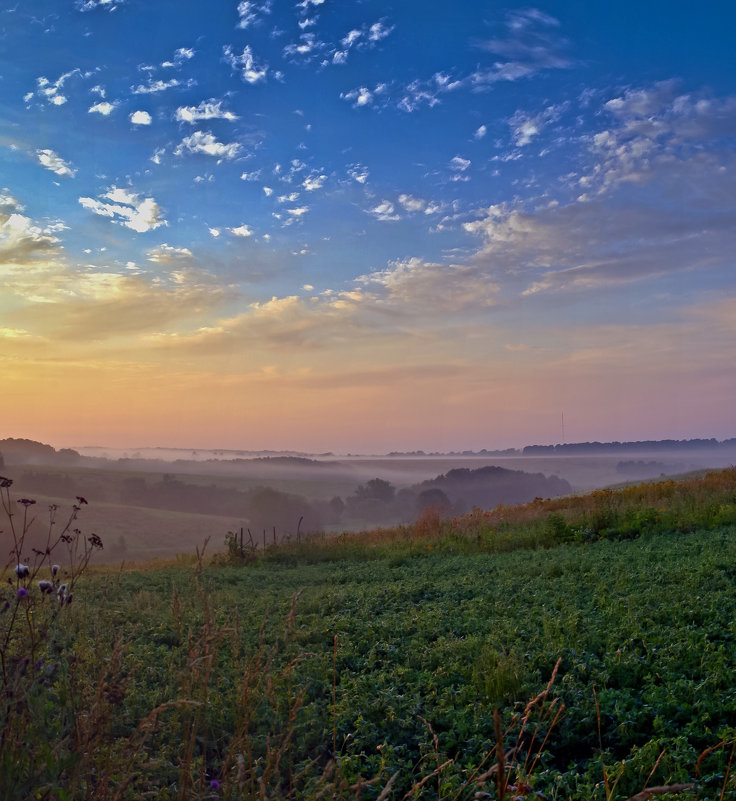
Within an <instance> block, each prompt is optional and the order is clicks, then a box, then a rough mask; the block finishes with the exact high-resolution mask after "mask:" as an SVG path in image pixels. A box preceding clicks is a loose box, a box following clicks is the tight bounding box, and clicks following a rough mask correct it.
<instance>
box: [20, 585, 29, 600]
mask: <svg viewBox="0 0 736 801" xmlns="http://www.w3.org/2000/svg"><path fill="white" fill-rule="evenodd" d="M27 595H28V590H27V589H26V588H25V587H19V588H18V598H19V599H20V598H25V597H26V596H27Z"/></svg>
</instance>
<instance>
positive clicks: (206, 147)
mask: <svg viewBox="0 0 736 801" xmlns="http://www.w3.org/2000/svg"><path fill="white" fill-rule="evenodd" d="M241 150H242V146H241V145H240V143H239V142H230V143H228V144H225V143H224V142H218V141H217V139H216V138H215V136H214V134H212V133H209V132H207V133H205V132H204V131H195V132H194V133H193V134H192V135H191V136H185V137H184V139H182V140H181V142H180V143H179V145H178V146H177V147H176V150H174V155H176V156H182V155H185V154H186V153H190V154H191V153H202V154H204V155H206V156H213V157H215V158H218V159H227V160H230V159H234V158H236V156H238V154H239V153H240V151H241Z"/></svg>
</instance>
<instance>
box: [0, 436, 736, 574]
mask: <svg viewBox="0 0 736 801" xmlns="http://www.w3.org/2000/svg"><path fill="white" fill-rule="evenodd" d="M693 442H697V443H698V444H699V446H700V447H694V446H693V444H692V443H693ZM703 442H706V443H709V444H707V445H705V446H703V445H702V443H703ZM712 442H713V443H714V442H715V441H712ZM619 445H620V443H614V444H613V446H614V447H612V448H611V451H612V452H609V453H606V452H601V446H600V443H584V444H582V445H578V446H575V447H572V446H564V447H562V446H557V447H553V448H540V447H538V446H533V447H531V448H526V449H524V450H523V451H505V452H502V453H496V454H494V455H490V454H489V452H485V454H481V453H473V454H449V455H447V454H443V455H435V454H423V453H415V454H392V455H388V456H373V457H367V456H347V457H346V456H340V457H336V456H333V455H332V454H318V455H316V456H314V455H312V456H310V455H304V454H296V453H290V454H284V453H279V454H274V453H266V454H264V453H260V454H259V455H251V456H250V457H246V456H243V454H244V453H246V452H243V451H229V452H224V451H211V452H208V451H193V452H192V451H189V452H182V451H178V450H177V451H166V453H167V454H168V455H175V456H176V457H177V458H175V459H173V460H168V461H167V460H164V459H162V458H156V459H153V458H147V457H148V453H145V454H144V453H143V452H140V453H135V452H134V453H133V454H129V455H128V456H124V455H123V456H120V457H119V458H116V459H111V458H108V457H109V456H111V454H110V453H108V457H103V456H101V455H84V454H82V453H79V452H78V451H75V450H72V449H61V450H58V451H57V450H55V449H54V448H52V447H51V446H48V445H44V444H42V443H37V442H33V441H32V440H12V439H5V440H0V475H5V476H8V477H9V478H12V479H13V480H14V486H13V491H14V492H15V493H16V497H18V496H23V497H28V498H36V499H38V502H39V503H38V506H37V507H35V508H36V509H38V510H43V509H44V506H43V504H47V503H48V504H50V503H58V504H59V505H60V506H64V504H66V505H67V506H68V505H69V502H72V503H73V502H74V499H75V497H76V496H83V497H84V498H86V499H88V500H89V502H90V503H89V506H85V507H84V509H83V519H82V520H81V526H82V528H83V529H84V530H85V531H91V530H94V531H95V532H96V533H98V534H99V535H100V536H101V537H102V538H103V542H104V543H105V550H104V551H103V552H102V554H100V557H99V559H98V561H113V562H114V561H120V560H122V559H126V560H134V561H135V560H139V559H146V558H150V557H152V556H171V555H174V554H176V553H191V552H193V551H194V548H195V547H196V546H200V547H201V544H202V542H203V541H204V539H205V538H206V537H209V538H210V546H209V548H210V550H212V549H215V550H220V549H222V548H223V547H224V541H225V535H226V533H227V532H228V531H236V532H239V531H240V530H241V529H242V530H243V532H244V537H245V539H246V541H247V540H248V538H249V536H250V537H251V538H252V539H253V541H254V542H257V543H259V544H262V543H263V541H264V539H265V540H266V541H267V542H272V541H274V540H277V541H281V540H286V539H293V538H294V537H296V536H297V532H301V533H306V532H310V531H321V532H326V533H328V534H334V533H340V532H342V531H356V530H362V529H368V528H374V527H376V526H390V525H395V524H401V523H411V522H414V521H415V520H416V519H417V518H418V517H419V516H421V515H422V514H423V513H424V511H425V510H426V509H428V508H432V509H433V510H439V511H440V513H441V514H443V515H446V516H457V515H460V514H462V513H464V512H467V511H470V510H471V509H472V508H473V507H479V508H483V509H490V508H495V507H496V506H497V505H498V504H515V503H524V502H527V501H531V500H533V499H534V498H536V497H542V498H548V497H556V496H559V495H566V494H570V493H573V492H584V491H588V490H591V489H595V488H598V487H603V486H610V485H615V484H620V483H623V482H628V481H641V480H645V479H656V478H659V477H661V476H665V475H674V474H679V473H685V472H689V471H694V470H702V469H708V468H712V469H715V468H719V467H727V466H730V465H732V464H734V463H736V441H734V440H729V441H728V442H726V443H716V444H715V445H713V444H711V441H702V440H701V441H689V442H688V443H686V444H685V445H684V446H683V447H680V448H675V447H672V445H671V444H670V443H662V447H657V443H655V444H654V445H652V444H651V443H643V444H639V443H634V447H632V448H631V449H630V450H626V449H624V448H619V447H618V446H619ZM639 445H646V446H647V447H638V446H639ZM155 450H156V451H157V452H159V449H155ZM161 453H163V449H161ZM161 453H159V455H161ZM183 453H186V454H187V458H181V457H182V454H183ZM214 453H227V454H228V457H227V458H214V457H212V456H211V454H214ZM134 457H135V458H134ZM43 517H44V512H43V511H39V512H38V518H39V520H38V526H39V531H41V529H42V528H43V524H44V521H43ZM39 536H40V535H39ZM44 536H45V535H44ZM41 539H43V537H41Z"/></svg>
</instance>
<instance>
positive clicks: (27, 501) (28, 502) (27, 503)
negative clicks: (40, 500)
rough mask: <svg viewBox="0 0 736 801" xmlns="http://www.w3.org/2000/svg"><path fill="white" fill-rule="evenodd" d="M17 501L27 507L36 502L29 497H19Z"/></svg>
mask: <svg viewBox="0 0 736 801" xmlns="http://www.w3.org/2000/svg"><path fill="white" fill-rule="evenodd" d="M18 503H20V504H22V505H23V506H25V507H26V509H27V508H28V507H29V506H33V504H34V503H36V502H35V501H32V500H31V499H30V498H20V499H19V500H18Z"/></svg>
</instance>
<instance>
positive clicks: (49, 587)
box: [38, 579, 54, 595]
mask: <svg viewBox="0 0 736 801" xmlns="http://www.w3.org/2000/svg"><path fill="white" fill-rule="evenodd" d="M38 589H39V590H41V592H42V593H43V594H44V595H47V594H48V593H51V592H53V591H54V585H53V584H52V583H51V582H50V581H46V579H42V580H41V581H39V582H38Z"/></svg>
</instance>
